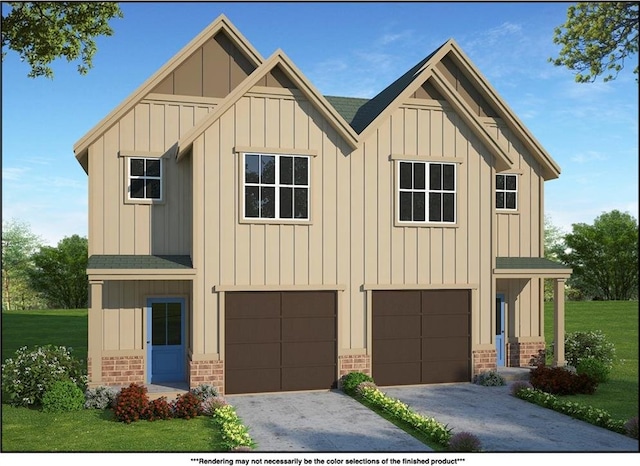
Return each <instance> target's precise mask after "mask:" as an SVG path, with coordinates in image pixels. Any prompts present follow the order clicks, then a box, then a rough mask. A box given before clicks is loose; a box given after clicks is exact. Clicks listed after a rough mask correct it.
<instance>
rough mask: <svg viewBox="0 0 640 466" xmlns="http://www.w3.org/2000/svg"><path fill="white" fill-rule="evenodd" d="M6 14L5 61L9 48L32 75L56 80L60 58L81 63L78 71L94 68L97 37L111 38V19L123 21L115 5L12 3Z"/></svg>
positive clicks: (98, 3) (3, 22)
mask: <svg viewBox="0 0 640 466" xmlns="http://www.w3.org/2000/svg"><path fill="white" fill-rule="evenodd" d="M8 6H9V7H10V10H9V11H8V12H7V14H6V15H5V13H4V7H5V6H4V5H3V13H2V59H3V60H4V57H5V55H6V51H5V46H6V47H8V48H9V49H10V50H13V51H15V52H17V53H18V55H19V56H20V59H21V60H22V61H26V62H27V63H28V64H29V65H30V66H31V71H30V72H29V74H28V76H29V77H31V78H35V77H38V76H46V77H47V78H52V77H53V70H52V69H51V67H50V66H49V65H50V64H51V62H53V61H54V60H55V59H57V58H62V57H64V58H66V59H67V61H69V62H71V61H74V60H80V63H79V64H78V72H79V73H80V74H86V73H87V71H88V70H89V69H90V68H92V66H93V56H94V54H95V53H96V50H97V47H96V43H95V38H96V37H98V36H111V35H112V34H113V29H111V27H110V26H109V20H111V19H113V18H122V17H123V15H122V11H121V10H120V7H119V6H118V4H117V3H113V2H86V3H85V2H8Z"/></svg>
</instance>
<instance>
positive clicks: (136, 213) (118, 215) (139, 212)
mask: <svg viewBox="0 0 640 466" xmlns="http://www.w3.org/2000/svg"><path fill="white" fill-rule="evenodd" d="M191 100H193V99H191ZM213 108H215V104H214V103H212V102H209V103H204V102H203V103H195V102H187V103H184V102H182V103H181V102H177V101H173V102H171V101H166V100H157V99H145V100H143V101H142V102H141V103H139V104H138V105H136V106H135V107H134V108H133V109H132V110H131V111H130V112H129V113H127V114H126V115H124V116H123V118H122V119H121V120H119V121H118V122H117V123H116V124H115V125H113V126H112V127H111V128H110V129H109V130H107V131H106V132H105V133H104V134H103V135H102V136H101V137H100V138H98V139H97V140H96V141H95V142H94V143H93V144H91V146H90V147H89V203H90V206H89V254H90V255H91V254H190V253H191V242H192V229H191V225H192V217H191V204H192V199H191V196H192V189H191V161H190V160H185V161H184V162H183V163H180V164H177V163H176V162H175V160H174V158H173V157H172V156H171V154H169V153H167V154H165V155H164V158H163V164H164V174H163V189H164V193H163V196H164V200H163V202H161V203H157V204H136V203H130V202H126V197H127V187H126V185H125V184H126V183H127V180H126V173H127V167H126V162H127V157H121V156H120V155H119V154H120V151H125V152H128V153H136V152H138V153H140V155H141V156H144V155H145V153H150V152H151V153H166V152H168V151H170V149H171V147H172V146H173V145H174V144H175V143H176V141H177V140H178V139H179V138H180V137H181V136H182V135H183V134H184V133H185V132H186V131H188V130H189V129H190V128H192V127H193V126H194V125H195V124H196V123H197V122H198V121H200V120H201V119H202V118H204V116H206V115H207V114H208V113H209V112H210V111H211V110H212V109H213Z"/></svg>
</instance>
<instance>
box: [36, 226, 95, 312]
mask: <svg viewBox="0 0 640 466" xmlns="http://www.w3.org/2000/svg"><path fill="white" fill-rule="evenodd" d="M87 261H88V249H87V238H84V237H81V236H78V235H73V236H68V237H66V238H63V239H62V240H61V241H60V242H59V243H58V247H55V248H54V247H51V246H42V247H41V248H40V250H39V251H38V252H36V253H35V254H34V255H33V263H34V268H33V269H32V270H31V271H30V272H29V279H30V283H31V286H32V287H33V288H34V289H36V290H38V291H40V292H41V293H42V294H43V295H44V296H45V298H46V299H47V302H48V305H49V306H50V307H52V308H64V309H80V308H85V307H87V303H88V295H89V293H88V291H89V290H88V288H89V284H88V281H87V271H86V269H87Z"/></svg>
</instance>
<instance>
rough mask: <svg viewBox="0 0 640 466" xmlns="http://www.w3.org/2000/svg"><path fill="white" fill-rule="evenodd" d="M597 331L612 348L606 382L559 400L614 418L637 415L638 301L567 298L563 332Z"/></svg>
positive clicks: (549, 335) (549, 326) (548, 329)
mask: <svg viewBox="0 0 640 466" xmlns="http://www.w3.org/2000/svg"><path fill="white" fill-rule="evenodd" d="M591 330H601V331H602V333H604V334H605V335H606V337H607V340H609V341H610V342H612V343H613V344H614V345H615V347H616V361H615V363H614V365H613V368H612V370H611V377H610V380H609V382H607V383H603V384H600V385H599V386H598V389H597V390H596V393H595V394H593V395H571V396H563V397H562V399H564V400H567V401H574V402H577V403H581V404H585V405H590V406H593V407H594V408H600V409H604V410H605V411H607V412H608V413H609V414H611V416H613V417H614V418H615V419H621V420H627V419H629V418H631V417H633V416H637V415H638V301H570V302H566V303H565V332H567V333H569V332H577V331H591ZM545 333H546V341H547V345H548V346H550V345H551V344H552V342H553V303H546V304H545Z"/></svg>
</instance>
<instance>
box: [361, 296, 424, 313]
mask: <svg viewBox="0 0 640 466" xmlns="http://www.w3.org/2000/svg"><path fill="white" fill-rule="evenodd" d="M372 313H373V315H374V316H380V315H403V314H404V315H407V314H420V291H413V290H411V291H406V290H402V291H374V292H373V304H372Z"/></svg>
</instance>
